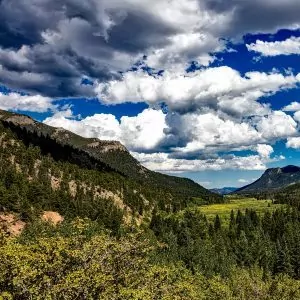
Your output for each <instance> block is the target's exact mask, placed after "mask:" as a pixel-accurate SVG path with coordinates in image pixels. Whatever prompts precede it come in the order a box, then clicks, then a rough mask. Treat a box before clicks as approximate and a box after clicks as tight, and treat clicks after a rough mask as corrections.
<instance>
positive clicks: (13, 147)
mask: <svg viewBox="0 0 300 300" xmlns="http://www.w3.org/2000/svg"><path fill="white" fill-rule="evenodd" d="M0 139H1V141H0V146H1V147H0V149H1V152H2V155H1V157H0V160H1V159H2V161H1V163H2V165H3V166H4V168H5V169H7V170H8V171H9V172H11V173H12V174H9V173H8V174H6V175H3V176H8V179H4V182H3V185H4V188H5V185H6V183H5V182H6V180H10V179H9V178H10V177H11V176H13V177H17V180H20V179H18V177H20V176H21V175H22V176H21V177H22V180H21V181H22V182H25V183H24V184H25V188H26V185H29V186H30V189H33V190H35V189H36V186H39V189H40V190H45V191H46V190H48V193H49V194H51V195H52V194H53V195H52V196H51V197H53V198H54V199H56V200H55V201H56V203H54V204H53V202H55V201H54V200H52V199H49V200H47V201H48V202H49V203H47V201H46V202H45V201H44V203H43V205H40V204H39V203H37V205H38V206H41V208H42V209H44V210H56V209H57V210H58V211H59V212H60V213H62V214H63V215H64V214H66V213H68V212H69V211H70V210H71V211H77V214H79V215H80V214H82V215H83V216H88V217H90V218H92V219H94V218H99V216H100V215H101V216H102V215H103V214H104V215H103V216H106V215H107V214H108V215H110V214H114V215H116V217H115V218H108V217H105V218H107V219H108V222H111V220H114V219H116V218H117V219H118V218H119V217H118V216H119V215H120V214H121V213H123V214H124V213H125V214H126V216H125V219H127V220H128V215H130V218H133V217H134V218H135V220H138V223H139V224H140V223H141V222H142V220H146V219H147V218H151V214H152V211H155V210H157V209H158V210H166V211H178V210H181V209H183V208H185V207H186V206H187V205H188V203H189V202H190V201H192V200H193V198H201V199H202V200H204V201H205V202H208V203H213V202H222V201H223V199H222V197H221V196H219V195H217V194H214V193H211V192H210V191H208V190H206V189H205V188H203V187H202V186H200V185H198V184H197V183H195V182H194V181H192V180H190V179H186V178H180V177H175V176H169V175H165V174H160V173H157V172H154V171H150V170H148V169H147V168H145V167H144V166H142V165H141V164H140V163H139V162H138V161H137V160H136V159H135V158H134V157H132V156H131V155H130V153H129V151H128V150H127V149H126V147H125V146H123V145H122V144H121V143H120V142H118V141H102V140H98V139H95V138H84V137H81V136H79V135H76V134H74V133H72V132H70V131H67V130H65V129H61V128H55V127H51V126H48V125H46V124H43V123H40V122H37V121H35V120H33V119H32V118H30V117H28V116H26V115H21V114H16V113H11V112H6V111H2V110H0ZM12 166H13V168H12ZM37 173H38V175H37ZM39 181H40V182H39ZM9 188H10V185H9ZM51 189H52V191H51ZM53 190H54V191H53ZM0 192H1V182H0ZM12 192H13V191H12ZM27 192H28V188H26V189H25V190H24V193H25V194H26V193H27ZM30 193H31V192H30ZM41 193H44V191H41ZM79 196H80V197H81V198H80V197H79ZM12 197H13V196H12ZM28 197H29V198H30V199H29V200H28V199H27V198H28ZM49 197H50V196H49ZM49 197H48V196H46V195H45V196H44V198H45V199H48V198H49ZM24 199H26V201H27V202H28V203H27V204H26V205H28V207H29V206H30V205H31V203H32V201H33V202H34V197H32V195H31V194H30V196H28V195H27V194H26V195H25V196H24ZM61 199H65V200H64V202H62V201H63V200H61ZM82 199H84V201H83V200H82ZM108 200H111V203H110V204H109V202H107V201H108ZM24 201H25V200H24ZM76 201H77V202H78V203H77V202H76ZM89 201H90V203H89ZM99 201H100V202H99ZM12 202H14V200H12ZM67 202H68V204H67ZM83 202H84V203H83ZM98 202H99V203H100V204H97V203H98ZM0 204H1V203H0ZM5 205H6V206H8V207H10V208H13V207H14V206H13V205H12V204H11V203H9V201H7V202H6V204H5ZM5 205H2V208H3V207H4V208H5ZM14 205H17V206H18V205H19V204H18V203H16V204H14ZM95 205H96V206H95ZM97 205H102V206H103V207H102V208H101V209H102V210H103V211H100V212H97V211H98V210H99V209H100V208H99V207H97ZM0 208H1V205H0ZM28 210H29V211H30V209H29V208H28ZM78 211H79V213H78ZM99 214H100V215H99ZM110 219H111V220H110ZM127 223H128V222H127Z"/></svg>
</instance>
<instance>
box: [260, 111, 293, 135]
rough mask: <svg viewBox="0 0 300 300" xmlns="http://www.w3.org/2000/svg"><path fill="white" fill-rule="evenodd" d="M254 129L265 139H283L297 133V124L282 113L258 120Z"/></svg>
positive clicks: (277, 112) (274, 113) (275, 112)
mask: <svg viewBox="0 0 300 300" xmlns="http://www.w3.org/2000/svg"><path fill="white" fill-rule="evenodd" d="M256 128H257V130H258V131H259V132H261V133H262V137H263V138H265V139H276V138H277V139H278V138H284V137H288V136H291V135H295V134H296V133H297V123H296V122H295V121H294V119H293V118H292V117H291V116H289V115H287V114H285V113H284V112H282V111H274V112H273V113H272V114H270V115H268V116H264V117H263V118H260V117H259V118H258V121H257V124H256Z"/></svg>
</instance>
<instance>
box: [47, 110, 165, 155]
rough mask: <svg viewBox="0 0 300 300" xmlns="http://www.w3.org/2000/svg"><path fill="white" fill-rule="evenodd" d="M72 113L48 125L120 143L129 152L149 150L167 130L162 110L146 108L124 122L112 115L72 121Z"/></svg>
mask: <svg viewBox="0 0 300 300" xmlns="http://www.w3.org/2000/svg"><path fill="white" fill-rule="evenodd" d="M70 117H71V115H70V113H69V112H67V114H66V113H57V114H55V115H54V116H52V117H49V118H47V119H45V120H44V123H46V124H48V125H50V126H54V127H63V128H65V129H67V130H70V131H72V132H74V133H76V134H79V135H81V136H84V137H96V138H99V139H102V140H119V141H121V142H122V143H123V144H124V145H125V146H126V147H128V149H129V150H135V151H137V150H149V149H154V148H155V147H156V145H157V144H158V143H159V142H160V141H161V140H162V139H163V138H164V133H163V131H164V129H165V128H166V123H165V115H164V114H163V112H162V111H158V110H153V109H145V110H144V111H143V112H141V113H140V114H138V115H137V116H135V117H126V116H124V117H122V118H121V119H120V121H118V120H117V119H116V117H115V116H114V115H111V114H95V115H93V116H90V117H86V118H84V119H82V120H75V119H70Z"/></svg>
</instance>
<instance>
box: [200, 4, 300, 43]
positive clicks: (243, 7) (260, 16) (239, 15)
mask: <svg viewBox="0 0 300 300" xmlns="http://www.w3.org/2000/svg"><path fill="white" fill-rule="evenodd" d="M199 3H200V4H203V3H204V6H205V7H206V8H207V9H209V10H211V11H214V12H215V13H218V14H222V13H223V14H224V13H232V18H231V22H230V23H229V27H228V28H227V30H226V34H227V37H229V38H232V37H234V36H235V35H243V34H245V33H251V32H252V33H253V32H273V31H274V30H275V31H276V30H278V29H281V28H286V27H293V26H298V27H299V25H300V17H299V11H300V1H299V0H264V1H262V0H199Z"/></svg>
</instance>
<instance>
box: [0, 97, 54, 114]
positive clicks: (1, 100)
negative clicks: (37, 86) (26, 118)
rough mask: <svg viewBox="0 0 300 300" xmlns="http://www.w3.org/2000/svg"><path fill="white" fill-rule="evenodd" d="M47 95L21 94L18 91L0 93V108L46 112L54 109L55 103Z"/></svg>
mask: <svg viewBox="0 0 300 300" xmlns="http://www.w3.org/2000/svg"><path fill="white" fill-rule="evenodd" d="M52 101H53V100H51V99H50V98H48V97H43V96H41V95H34V96H30V95H21V94H18V93H8V94H3V93H0V109H4V110H15V111H16V110H23V111H32V112H46V111H48V110H50V109H54V108H55V105H53V103H52Z"/></svg>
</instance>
